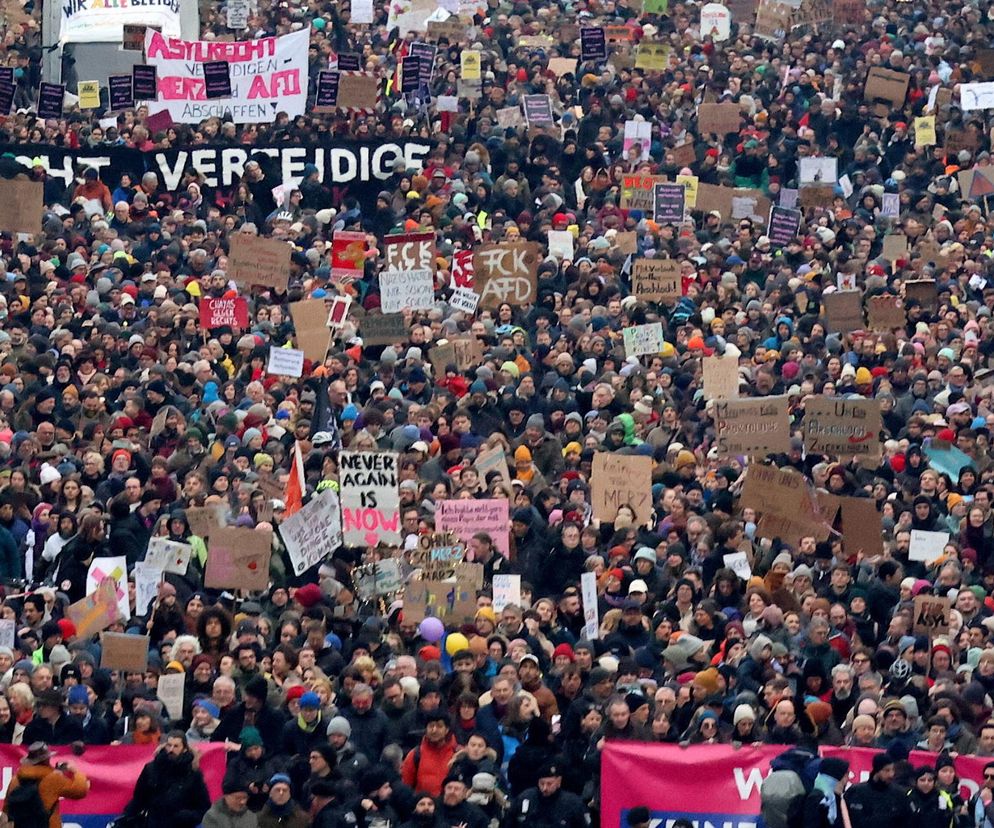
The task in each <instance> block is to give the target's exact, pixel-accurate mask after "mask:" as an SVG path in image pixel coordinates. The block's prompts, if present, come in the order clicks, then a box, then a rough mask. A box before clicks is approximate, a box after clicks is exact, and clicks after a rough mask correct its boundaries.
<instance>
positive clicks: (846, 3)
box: [832, 0, 866, 26]
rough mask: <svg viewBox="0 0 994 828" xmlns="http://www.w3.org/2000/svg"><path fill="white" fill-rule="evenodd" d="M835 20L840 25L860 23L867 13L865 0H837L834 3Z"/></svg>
mask: <svg viewBox="0 0 994 828" xmlns="http://www.w3.org/2000/svg"><path fill="white" fill-rule="evenodd" d="M832 8H833V11H834V20H835V22H836V24H838V25H843V26H844V25H847V24H848V25H858V24H859V23H862V22H863V17H864V15H865V14H866V3H864V2H863V0H835V2H834V3H833V4H832Z"/></svg>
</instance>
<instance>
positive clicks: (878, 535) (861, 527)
mask: <svg viewBox="0 0 994 828" xmlns="http://www.w3.org/2000/svg"><path fill="white" fill-rule="evenodd" d="M820 497H821V496H819V499H820ZM839 508H840V510H841V512H842V515H841V531H842V549H843V551H844V552H845V553H846V554H847V555H851V556H853V557H855V556H856V555H857V554H858V553H859V551H860V550H862V551H863V554H864V555H866V556H868V557H872V556H874V555H879V554H880V550H881V548H882V546H883V528H882V526H881V522H880V512H878V511H877V504H876V501H874V500H872V499H871V498H869V497H840V498H839Z"/></svg>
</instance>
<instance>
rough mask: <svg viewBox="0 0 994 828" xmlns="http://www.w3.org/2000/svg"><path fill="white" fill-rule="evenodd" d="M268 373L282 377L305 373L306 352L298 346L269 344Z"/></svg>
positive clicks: (297, 375)
mask: <svg viewBox="0 0 994 828" xmlns="http://www.w3.org/2000/svg"><path fill="white" fill-rule="evenodd" d="M266 373H267V374H276V375H277V376H281V377H299V376H301V375H302V374H303V373H304V352H303V351H298V350H297V349H296V348H277V347H276V346H275V345H270V346H269V362H267V363H266Z"/></svg>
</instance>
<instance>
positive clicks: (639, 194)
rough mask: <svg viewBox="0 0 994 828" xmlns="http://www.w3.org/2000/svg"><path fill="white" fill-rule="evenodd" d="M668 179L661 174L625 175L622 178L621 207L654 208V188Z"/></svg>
mask: <svg viewBox="0 0 994 828" xmlns="http://www.w3.org/2000/svg"><path fill="white" fill-rule="evenodd" d="M665 183H666V179H665V178H664V177H662V176H659V175H625V176H622V179H621V208H622V209H623V210H643V211H645V212H650V211H652V209H653V198H654V188H655V186H656V185H657V184H665Z"/></svg>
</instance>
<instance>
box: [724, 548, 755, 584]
mask: <svg viewBox="0 0 994 828" xmlns="http://www.w3.org/2000/svg"><path fill="white" fill-rule="evenodd" d="M721 562H722V563H723V564H724V565H725V566H726V567H727V568H728V569H730V570H732V572H734V573H735V574H736V576H738V577H739V578H741V579H742V580H743V581H748V580H749V579H750V578H751V577H752V567H751V566H750V565H749V558H748V556H747V555H746V553H745V552H731V553H729V554H727V555H722V556H721Z"/></svg>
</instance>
